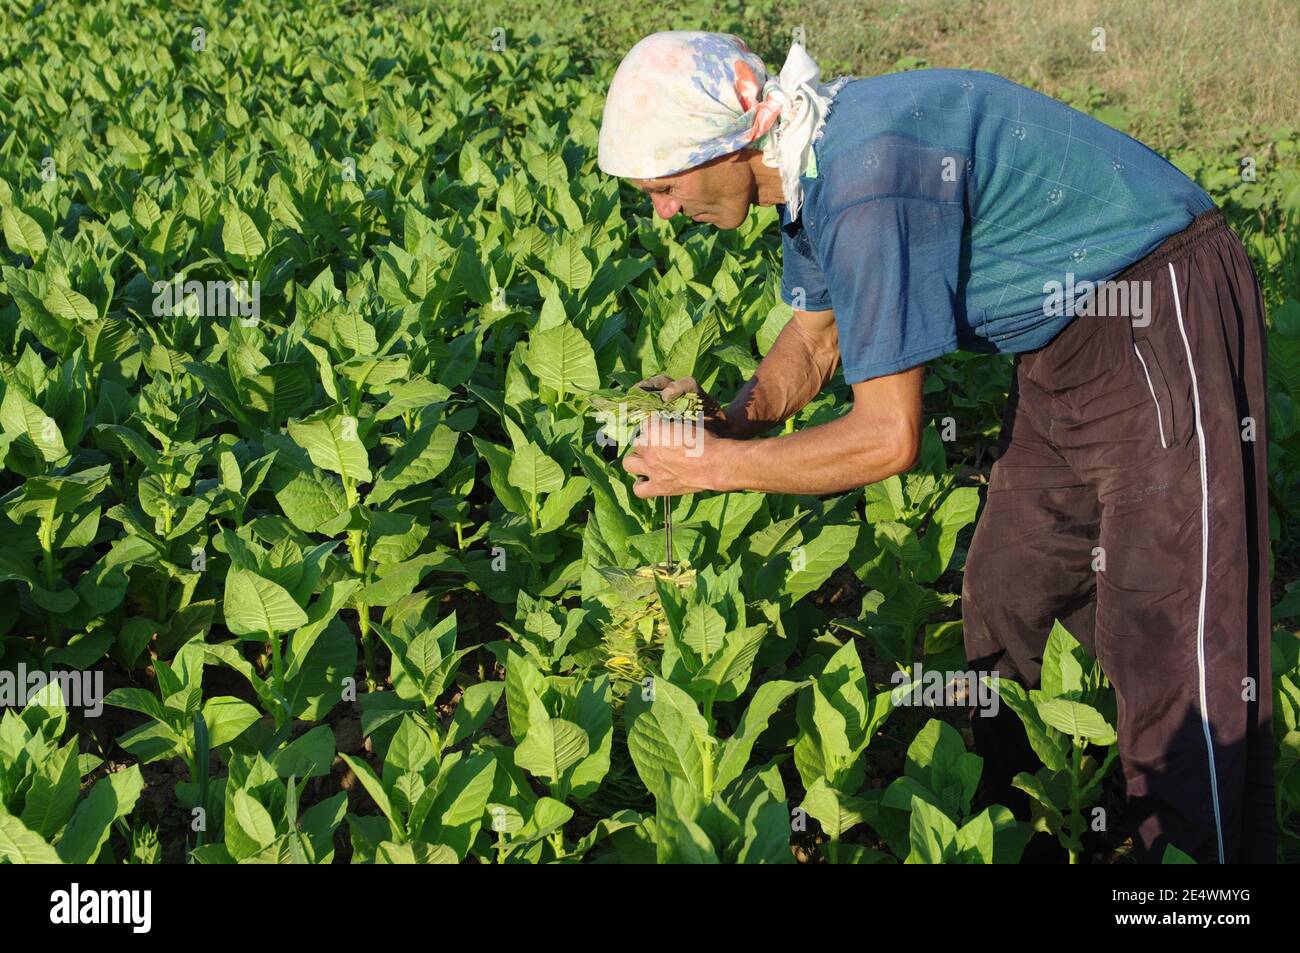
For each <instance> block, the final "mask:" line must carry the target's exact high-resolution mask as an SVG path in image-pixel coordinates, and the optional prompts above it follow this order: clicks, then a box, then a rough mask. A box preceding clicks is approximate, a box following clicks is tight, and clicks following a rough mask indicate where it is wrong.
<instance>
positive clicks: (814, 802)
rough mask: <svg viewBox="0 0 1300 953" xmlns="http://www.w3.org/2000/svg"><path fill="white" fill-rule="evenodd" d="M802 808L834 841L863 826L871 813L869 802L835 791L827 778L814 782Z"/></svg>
mask: <svg viewBox="0 0 1300 953" xmlns="http://www.w3.org/2000/svg"><path fill="white" fill-rule="evenodd" d="M800 806H801V807H802V808H803V809H804V810H805V811H807V812H808V813H809V814H811V815H812V816H813V817H815V818H816V819H817V822H818V823H819V824H821V826H822V830H823V831H824V832H825V834H826V836H827V837H829V838H831V839H832V840H839V839H840V838H841V837H842V836H844V832H845V831H847V830H849V829H850V828H851V827H854V826H855V825H857V824H861V823H862V822H863V821H865V820H866V819H867V817H868V815H869V814H870V812H871V805H870V804H869V803H868V802H867V801H865V800H863V799H862V798H858V797H853V796H851V795H848V794H844V793H842V792H840V791H837V790H835V789H834V788H833V787H831V786H830V785H829V784H827V783H826V779H825V778H818V779H817V780H816V781H814V782H813V784H812V787H810V788H808V793H807V794H806V795H805V796H804V799H803V804H801V805H800Z"/></svg>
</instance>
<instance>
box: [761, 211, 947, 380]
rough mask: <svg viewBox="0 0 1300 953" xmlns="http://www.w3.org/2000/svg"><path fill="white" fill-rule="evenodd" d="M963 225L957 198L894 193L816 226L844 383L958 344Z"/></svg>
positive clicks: (915, 362)
mask: <svg viewBox="0 0 1300 953" xmlns="http://www.w3.org/2000/svg"><path fill="white" fill-rule="evenodd" d="M963 223H964V213H963V211H962V208H961V206H960V205H959V204H957V203H946V202H935V201H933V200H929V199H918V198H910V197H899V196H891V197H884V198H872V199H868V200H865V201H860V202H857V203H856V204H853V205H850V206H848V207H846V208H844V209H842V210H840V211H839V212H837V213H834V214H832V215H831V216H830V217H829V218H828V219H827V221H826V224H825V225H824V226H822V227H821V228H819V229H818V231H817V233H816V239H817V241H816V244H817V255H816V260H817V261H819V262H820V263H821V274H822V277H823V278H824V281H825V287H826V288H827V290H828V292H829V297H830V302H831V303H830V305H829V307H832V308H834V310H835V325H836V328H837V330H838V331H839V338H840V358H841V361H842V363H843V366H844V379H845V380H846V381H847V382H848V383H850V384H856V383H859V382H860V381H864V380H870V379H871V378H873V377H883V376H885V375H887V374H896V373H898V372H899V371H904V370H907V369H908V368H910V367H915V366H917V365H918V364H923V363H925V362H926V361H928V360H930V359H932V358H935V357H939V356H940V355H943V354H947V353H949V352H950V351H955V350H956V349H957V315H956V311H955V308H956V306H957V304H956V303H957V301H958V269H959V263H960V260H961V241H962V227H963ZM783 290H784V289H783Z"/></svg>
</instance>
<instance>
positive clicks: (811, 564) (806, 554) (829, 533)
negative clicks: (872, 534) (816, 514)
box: [781, 525, 862, 602]
mask: <svg viewBox="0 0 1300 953" xmlns="http://www.w3.org/2000/svg"><path fill="white" fill-rule="evenodd" d="M861 530H862V527H861V526H860V525H856V526H823V527H821V528H820V529H818V530H816V531H815V532H814V533H813V534H812V535H811V536H810V537H809V539H808V540H807V541H806V542H805V543H803V545H802V546H797V547H795V549H794V551H793V552H792V553H791V555H790V570H789V572H788V573H787V574H786V577H785V582H784V583H783V584H782V586H781V592H782V594H783V595H785V596H788V597H789V598H790V600H791V601H792V602H794V601H798V600H799V599H802V598H803V597H804V596H806V595H807V594H808V593H810V592H813V591H814V590H815V589H817V587H818V586H820V585H821V584H822V583H823V582H825V581H826V580H827V579H829V578H830V575H831V573H833V572H834V571H835V570H836V569H838V568H839V567H840V566H843V565H844V561H845V560H846V559H848V558H849V553H850V552H851V551H852V550H853V546H854V544H855V543H857V541H858V533H860V532H861Z"/></svg>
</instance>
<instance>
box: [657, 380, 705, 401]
mask: <svg viewBox="0 0 1300 953" xmlns="http://www.w3.org/2000/svg"><path fill="white" fill-rule="evenodd" d="M699 390H700V385H699V384H697V383H695V378H694V377H679V378H677V380H675V381H673V382H671V383H670V384H669V385H668V386H667V387H665V388H663V391H662V392H661V393H660V395H659V396H660V397H662V398H663V399H664V403H668V402H669V401H673V400H676V399H677V398H678V397H681V396H682V395H683V394H696V393H699Z"/></svg>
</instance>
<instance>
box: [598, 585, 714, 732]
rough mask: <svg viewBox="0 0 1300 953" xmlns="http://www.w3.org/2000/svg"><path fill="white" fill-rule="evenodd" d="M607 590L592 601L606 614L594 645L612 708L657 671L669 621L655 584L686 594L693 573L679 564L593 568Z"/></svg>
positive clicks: (619, 704)
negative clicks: (606, 675)
mask: <svg viewBox="0 0 1300 953" xmlns="http://www.w3.org/2000/svg"><path fill="white" fill-rule="evenodd" d="M597 572H598V573H599V574H600V576H601V577H602V578H603V579H604V580H605V582H606V583H607V584H608V588H607V589H606V590H605V591H604V592H602V593H601V594H600V595H599V596H598V597H597V598H598V599H599V601H600V602H601V604H602V605H604V606H605V608H606V609H607V610H608V611H609V619H608V620H607V621H606V622H605V624H604V626H603V628H602V632H601V641H600V643H599V645H598V646H597V653H598V657H599V660H600V664H601V665H602V666H603V667H604V669H605V671H606V672H608V673H609V680H610V685H611V687H612V688H613V693H614V707H615V708H616V709H619V708H622V706H623V702H624V701H625V700H626V698H627V696H628V693H629V692H631V691H634V690H636V689H638V688H639V686H641V684H642V683H643V682H644V680H645V679H647V678H649V677H651V675H652V674H653V672H654V671H655V670H656V669H657V668H658V662H659V657H660V655H661V654H662V653H663V646H664V639H665V638H666V637H667V635H668V617H667V616H666V615H665V613H664V607H663V603H662V602H661V601H660V599H659V591H658V588H657V587H656V585H655V580H656V579H661V580H663V581H664V582H665V583H667V584H671V585H674V586H677V587H678V588H680V589H687V588H689V587H690V586H692V585H693V584H694V582H695V570H694V569H692V568H691V567H690V564H689V563H687V562H685V561H682V562H678V563H676V564H675V565H673V566H672V567H668V566H665V565H662V564H656V565H653V566H641V567H638V568H636V569H618V568H613V567H602V568H598V569H597Z"/></svg>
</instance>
